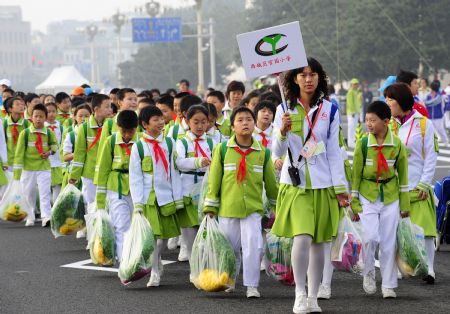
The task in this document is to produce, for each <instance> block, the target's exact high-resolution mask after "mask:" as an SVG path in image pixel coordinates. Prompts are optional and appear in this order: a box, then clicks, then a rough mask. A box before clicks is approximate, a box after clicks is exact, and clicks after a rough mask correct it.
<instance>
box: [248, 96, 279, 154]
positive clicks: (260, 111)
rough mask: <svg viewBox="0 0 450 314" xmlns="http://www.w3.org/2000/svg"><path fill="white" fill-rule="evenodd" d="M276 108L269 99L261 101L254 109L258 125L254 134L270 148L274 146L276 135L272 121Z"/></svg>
mask: <svg viewBox="0 0 450 314" xmlns="http://www.w3.org/2000/svg"><path fill="white" fill-rule="evenodd" d="M276 110H277V109H276V107H275V105H274V104H273V103H272V102H270V101H268V100H263V101H261V102H260V103H259V104H257V105H256V106H255V109H254V110H253V111H254V112H255V116H256V127H255V132H254V133H253V135H254V137H255V139H256V140H257V141H258V142H261V144H262V145H263V146H264V147H266V148H268V149H269V150H270V149H271V148H272V141H273V137H274V135H275V132H274V128H273V125H272V123H273V119H274V117H275V112H276Z"/></svg>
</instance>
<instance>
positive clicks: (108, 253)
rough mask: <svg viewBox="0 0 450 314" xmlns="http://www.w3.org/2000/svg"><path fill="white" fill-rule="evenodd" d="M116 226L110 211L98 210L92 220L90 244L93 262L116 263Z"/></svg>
mask: <svg viewBox="0 0 450 314" xmlns="http://www.w3.org/2000/svg"><path fill="white" fill-rule="evenodd" d="M114 245H115V243H114V227H113V224H112V221H111V218H109V215H108V213H107V212H106V211H105V210H103V209H100V210H97V211H96V212H95V213H94V216H93V220H92V234H91V235H90V238H89V242H88V246H89V253H90V255H91V260H92V263H93V264H95V265H102V266H112V265H114V259H115V249H114Z"/></svg>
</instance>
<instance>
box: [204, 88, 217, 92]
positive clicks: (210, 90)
mask: <svg viewBox="0 0 450 314" xmlns="http://www.w3.org/2000/svg"><path fill="white" fill-rule="evenodd" d="M206 90H207V91H208V92H210V93H211V92H213V91H215V89H214V88H213V87H208V88H207V89H206Z"/></svg>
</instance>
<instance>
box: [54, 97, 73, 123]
mask: <svg viewBox="0 0 450 314" xmlns="http://www.w3.org/2000/svg"><path fill="white" fill-rule="evenodd" d="M55 102H56V106H57V109H58V111H57V114H56V120H58V121H59V123H60V124H61V125H62V126H63V127H64V128H65V129H67V128H68V127H70V126H72V125H73V119H72V118H71V113H70V107H71V106H72V101H71V100H70V96H69V95H68V94H67V93H64V92H59V93H57V94H56V95H55Z"/></svg>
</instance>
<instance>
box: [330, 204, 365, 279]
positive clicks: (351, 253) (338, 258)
mask: <svg viewBox="0 0 450 314" xmlns="http://www.w3.org/2000/svg"><path fill="white" fill-rule="evenodd" d="M331 263H332V264H333V266H334V267H335V268H336V269H337V270H342V271H346V272H351V273H356V274H361V273H362V271H363V269H364V261H363V240H362V236H361V234H360V232H358V228H357V227H356V226H355V224H354V223H353V222H352V220H351V219H350V215H349V209H345V215H344V217H343V218H342V220H341V221H340V222H339V227H338V233H337V236H336V238H335V239H334V240H333V245H332V247H331Z"/></svg>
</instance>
